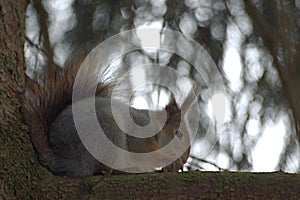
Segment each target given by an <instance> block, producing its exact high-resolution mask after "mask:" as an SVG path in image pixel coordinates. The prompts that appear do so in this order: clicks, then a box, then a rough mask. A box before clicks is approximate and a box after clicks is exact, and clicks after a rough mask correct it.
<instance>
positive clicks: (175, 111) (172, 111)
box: [165, 94, 181, 121]
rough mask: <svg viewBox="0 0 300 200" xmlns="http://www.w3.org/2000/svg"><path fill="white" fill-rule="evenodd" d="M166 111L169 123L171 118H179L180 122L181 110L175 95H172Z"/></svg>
mask: <svg viewBox="0 0 300 200" xmlns="http://www.w3.org/2000/svg"><path fill="white" fill-rule="evenodd" d="M165 110H166V112H167V121H169V120H170V119H171V118H172V119H174V117H178V118H179V119H178V121H180V116H181V109H180V108H179V106H178V104H177V102H176V99H175V97H174V96H173V94H172V95H171V100H170V102H169V103H168V105H167V106H166V108H165Z"/></svg>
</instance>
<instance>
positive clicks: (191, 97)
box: [181, 84, 201, 116]
mask: <svg viewBox="0 0 300 200" xmlns="http://www.w3.org/2000/svg"><path fill="white" fill-rule="evenodd" d="M200 91H201V86H200V85H199V84H196V86H195V87H193V89H191V90H190V92H189V94H188V95H187V97H186V98H185V100H184V102H183V103H182V105H181V114H182V116H185V114H186V113H187V112H188V111H189V109H190V108H191V106H192V105H193V103H194V101H196V100H197V97H198V96H199V94H200Z"/></svg>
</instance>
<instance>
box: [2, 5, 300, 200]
mask: <svg viewBox="0 0 300 200" xmlns="http://www.w3.org/2000/svg"><path fill="white" fill-rule="evenodd" d="M27 3H28V2H26V1H11V0H1V1H0V30H1V32H0V199H65V198H68V199H99V198H101V199H188V198H189V199H199V198H201V199H211V198H212V199H217V198H222V199H228V198H232V199H243V198H251V199H252V198H267V199H272V198H274V199H287V198H289V197H290V198H291V199H297V198H299V197H300V190H299V185H300V176H299V175H289V174H283V173H270V174H251V173H208V172H206V173H203V172H189V173H180V174H171V173H169V174H159V173H155V174H141V175H127V176H107V177H101V176H97V177H96V176H95V177H87V178H82V179H69V178H59V177H55V176H53V175H51V174H50V173H49V172H48V171H47V170H46V169H45V168H43V167H41V165H40V164H39V163H38V160H37V158H36V155H35V153H34V150H33V147H32V144H31V142H30V139H29V136H28V130H27V128H26V126H25V125H24V124H23V119H22V114H21V113H20V111H19V108H20V97H21V96H22V91H23V88H24V82H25V74H24V71H25V67H24V58H23V43H24V32H23V30H24V17H25V9H26V5H27Z"/></svg>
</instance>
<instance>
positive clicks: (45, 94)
mask: <svg viewBox="0 0 300 200" xmlns="http://www.w3.org/2000/svg"><path fill="white" fill-rule="evenodd" d="M87 53H88V51H85V52H83V51H79V52H78V53H76V54H75V55H73V56H72V58H71V59H70V60H69V61H68V62H66V63H67V64H66V66H65V67H64V68H62V69H61V68H58V67H56V66H52V69H51V70H49V69H48V72H47V73H46V75H45V76H44V81H43V84H38V83H37V82H36V81H34V80H32V79H30V78H27V83H26V88H25V95H24V98H23V106H22V110H23V113H24V117H25V121H26V123H27V125H28V126H29V129H30V136H31V140H32V143H33V146H34V148H35V151H36V153H37V155H38V158H39V161H40V163H41V164H42V165H43V166H45V167H46V168H47V169H48V170H49V171H50V172H52V173H53V174H54V175H58V176H68V177H82V176H90V175H98V174H105V173H108V172H109V171H110V170H112V169H111V168H110V167H109V166H107V165H105V164H103V163H101V162H99V161H98V160H97V159H96V158H95V157H94V156H93V155H91V154H90V153H89V151H88V150H87V149H86V148H85V147H84V145H83V144H82V141H81V140H80V138H79V136H78V134H77V130H76V127H75V124H74V120H73V114H72V89H73V85H74V80H75V77H76V74H77V71H78V69H79V67H80V64H81V63H82V62H83V60H84V58H85V56H86V55H87ZM113 85H114V84H113V83H112V82H110V83H107V82H105V81H104V82H101V83H99V84H98V86H97V91H96V101H95V109H96V114H97V118H98V121H99V123H100V125H101V127H102V128H103V131H104V133H105V134H106V136H107V137H108V138H109V139H110V141H112V142H113V143H114V144H115V145H117V146H119V147H120V148H122V149H124V150H126V151H129V152H135V153H148V152H155V157H154V158H153V159H151V160H148V161H147V162H151V163H152V164H153V166H157V167H159V163H161V161H163V160H166V159H173V158H174V155H173V154H172V152H171V153H164V152H160V149H161V148H162V147H164V146H165V145H166V144H168V143H169V142H170V141H171V140H172V139H174V140H175V143H174V148H173V150H174V152H176V151H178V149H180V148H181V147H182V146H188V148H187V149H186V150H185V151H184V153H183V154H182V155H181V156H179V157H178V158H177V159H175V161H174V162H173V163H171V164H169V165H168V166H166V167H164V168H163V171H166V172H169V171H174V172H175V171H176V172H177V171H178V170H179V169H182V167H183V164H184V163H185V162H186V161H187V158H188V156H189V152H190V147H189V145H190V136H189V135H190V134H189V132H188V128H187V125H186V124H185V122H184V119H183V117H184V116H185V114H186V113H187V112H188V110H189V108H190V106H191V104H192V102H193V101H194V99H192V97H191V96H188V97H187V98H186V100H185V101H184V102H183V104H182V106H181V108H179V106H178V104H177V102H176V100H175V98H171V101H170V102H169V104H168V105H167V106H166V107H165V109H164V110H165V112H166V114H167V117H166V122H165V124H163V125H162V126H163V128H162V130H161V131H160V132H159V133H157V134H156V135H154V136H152V137H149V138H135V137H133V136H130V135H128V134H125V133H123V132H122V131H121V130H120V129H119V128H118V126H117V124H116V123H115V122H114V117H113V115H112V113H111V107H110V105H111V101H112V99H111V89H112V88H113ZM83 88H84V87H83ZM84 89H85V90H88V88H84ZM81 101H85V99H82V100H81ZM117 103H118V104H119V105H120V106H122V103H121V102H118V101H117ZM124 106H127V105H124ZM148 114H149V111H148V110H138V109H135V108H130V115H131V116H128V117H131V118H133V120H134V121H135V122H136V123H137V124H141V125H144V124H147V123H148V122H149V117H148ZM160 114H161V113H160V111H156V112H154V115H157V116H160ZM87 115H88V114H87ZM86 120H87V121H88V120H89V119H88V117H87V119H86ZM181 122H183V123H182V124H183V125H182V126H180V127H179V125H180V123H181ZM160 125H161V124H160ZM107 156H108V157H109V156H110V155H109V152H107ZM114 159H115V160H116V162H119V161H118V160H120V159H121V160H122V155H119V156H117V158H114ZM124 159H125V158H124ZM127 162H128V160H127ZM130 167H131V168H132V169H133V170H134V169H135V168H147V167H149V165H148V164H147V163H141V165H140V166H135V165H132V166H130ZM126 170H127V169H126ZM146 170H148V171H149V169H146ZM153 170H154V169H153ZM112 171H113V172H112V173H115V174H118V173H122V170H114V169H113V170H112Z"/></svg>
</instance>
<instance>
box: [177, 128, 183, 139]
mask: <svg viewBox="0 0 300 200" xmlns="http://www.w3.org/2000/svg"><path fill="white" fill-rule="evenodd" d="M175 135H176V137H178V138H179V139H182V137H183V133H182V132H181V131H180V130H177V131H176V132H175Z"/></svg>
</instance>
